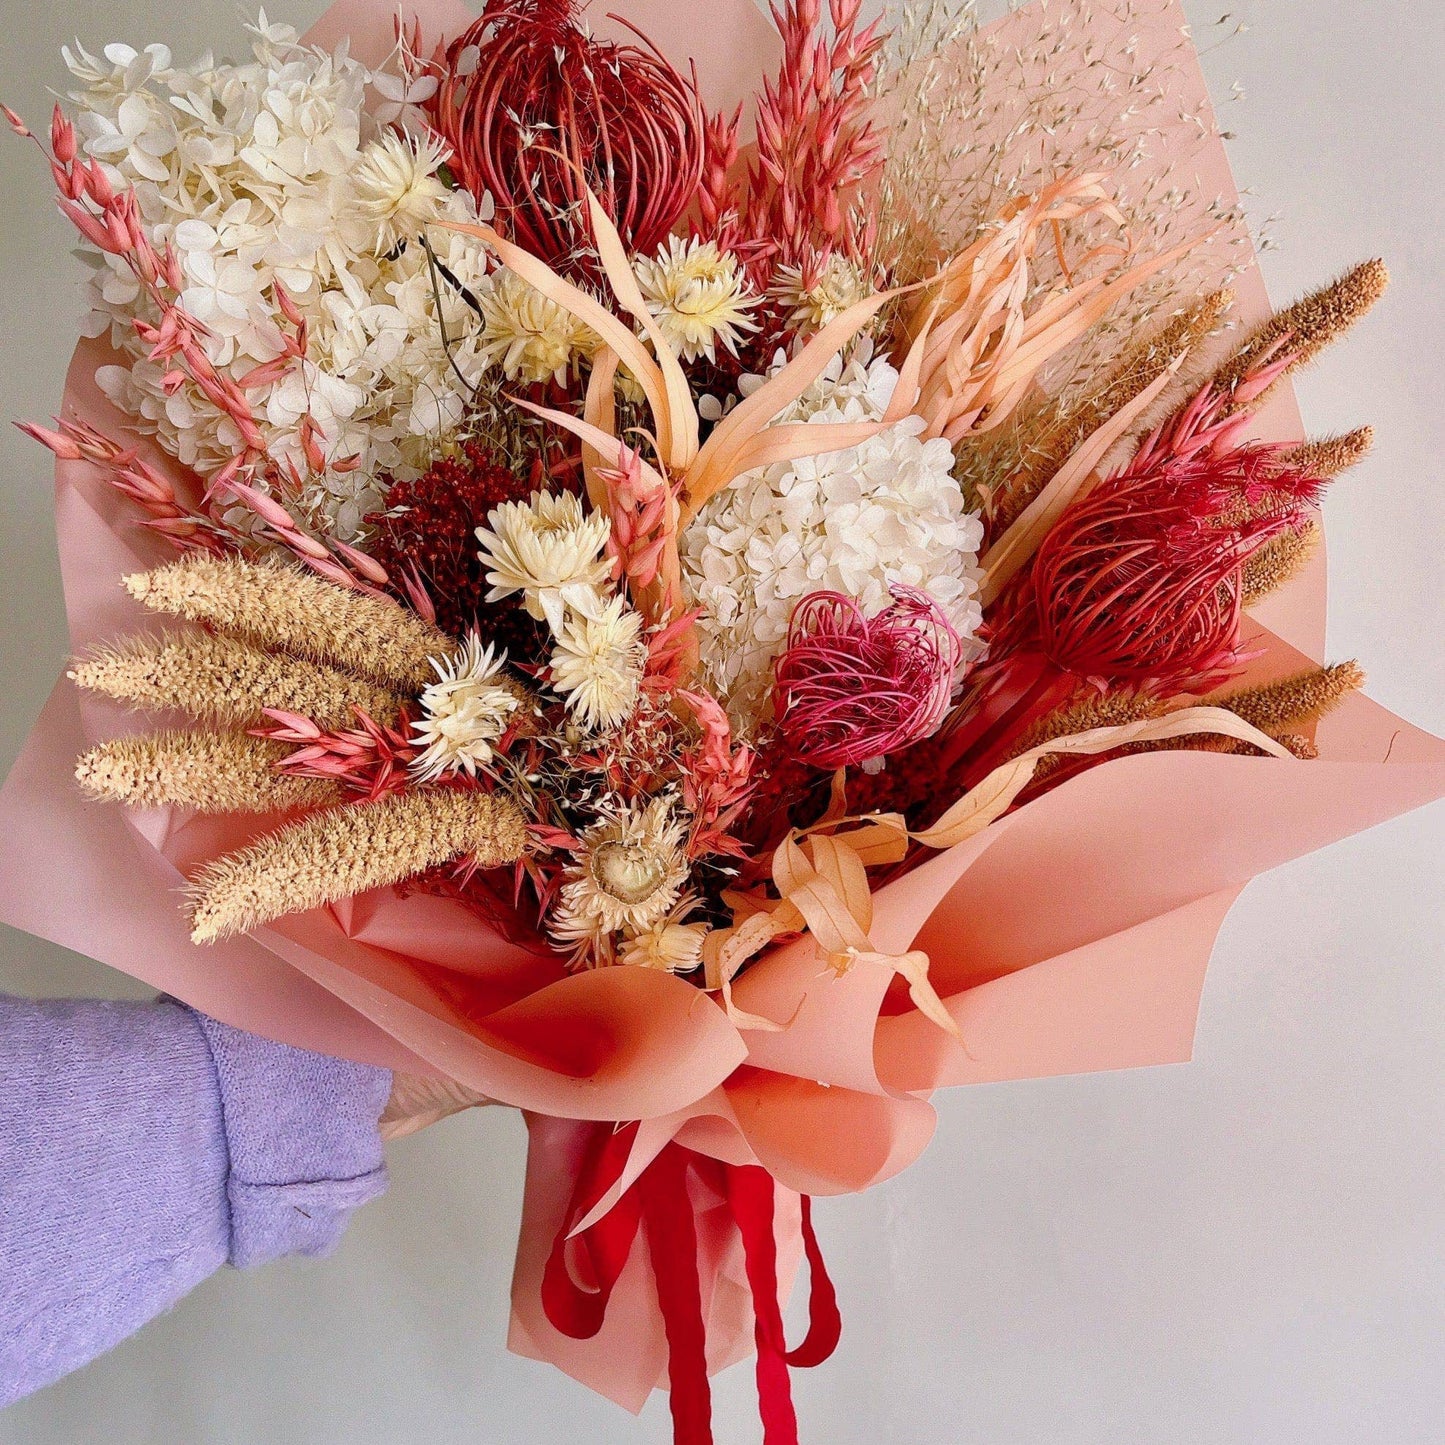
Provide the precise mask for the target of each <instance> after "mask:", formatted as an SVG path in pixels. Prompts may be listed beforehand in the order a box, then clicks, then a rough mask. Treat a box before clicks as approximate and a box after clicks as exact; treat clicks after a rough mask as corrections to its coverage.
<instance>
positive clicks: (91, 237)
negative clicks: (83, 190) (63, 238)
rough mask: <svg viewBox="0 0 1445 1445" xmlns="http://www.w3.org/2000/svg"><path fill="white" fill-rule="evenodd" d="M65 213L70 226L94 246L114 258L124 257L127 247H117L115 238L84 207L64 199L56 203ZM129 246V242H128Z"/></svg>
mask: <svg viewBox="0 0 1445 1445" xmlns="http://www.w3.org/2000/svg"><path fill="white" fill-rule="evenodd" d="M56 204H57V205H59V207H60V209H61V210H62V211H63V212H64V213H65V215H66V218H67V219H68V220H69V221H70V224H71V225H72V226H74V227H75V229H76V230H77V231H79V232H80V234H81V235H82V236H84V237H85V239H86V240H87V241H89V242H90V244H91V245H92V246H97V247H99V248H100V249H101V250H102V251H107V252H109V253H110V254H111V255H113V256H120V255H124V253H125V251H126V249H127V246H126V245H122V246H120V247H119V248H117V246H116V242H115V237H114V236H112V235H111V233H110V231H109V230H108V229H107V228H106V227H105V226H103V225H102V224H101V223H100V221H99V220H98V219H97V218H96V217H95V216H92V215H91V214H90V212H89V211H87V210H86V209H85V207H84V206H82V205H78V204H77V203H76V202H75V201H71V200H66V199H64V198H63V197H62V198H61V199H60V200H58V201H57V203H56ZM127 244H128V242H127Z"/></svg>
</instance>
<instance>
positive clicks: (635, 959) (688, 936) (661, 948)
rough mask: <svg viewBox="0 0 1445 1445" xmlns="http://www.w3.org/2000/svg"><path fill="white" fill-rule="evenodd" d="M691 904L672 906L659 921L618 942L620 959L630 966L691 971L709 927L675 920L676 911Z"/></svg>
mask: <svg viewBox="0 0 1445 1445" xmlns="http://www.w3.org/2000/svg"><path fill="white" fill-rule="evenodd" d="M692 906H693V904H692V902H691V901H686V906H685V907H684V906H681V905H680V906H679V907H677V908H674V909H673V910H672V911H671V912H670V913H669V914H668V916H667V917H666V918H664V919H663V920H662V922H661V923H658V924H655V925H654V926H653V927H651V928H649V929H648V930H647V931H646V932H645V933H638V934H634V935H633V936H632V937H631V938H625V939H623V941H622V953H621V962H623V963H625V964H627V965H629V966H630V967H632V968H655V969H661V970H663V971H664V972H666V973H691V972H692V971H693V969H695V968H697V967H698V965H699V964H701V963H702V945H703V940H704V939H706V938H707V936H708V933H709V931H710V930H709V928H708V926H707V924H705V923H677V922H674V921H672V920H674V919H676V918H677V916H678V914H679V913H683V912H686V910H687V908H691V907H692Z"/></svg>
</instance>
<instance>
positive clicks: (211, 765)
mask: <svg viewBox="0 0 1445 1445" xmlns="http://www.w3.org/2000/svg"><path fill="white" fill-rule="evenodd" d="M287 751H288V750H287V748H286V747H285V746H284V745H283V744H281V743H274V742H268V741H266V740H265V739H264V738H257V737H252V736H251V735H250V734H249V733H243V732H227V733H220V732H200V731H197V732H163V733H152V734H150V735H148V736H146V737H132V738H115V739H112V740H111V741H110V742H107V743H102V744H101V745H100V746H99V747H96V748H92V749H91V750H90V751H89V752H88V753H86V754H85V755H84V756H83V757H81V759H80V761H79V762H78V763H77V764H76V767H75V777H76V780H77V781H78V782H79V783H80V785H81V787H82V788H84V789H85V791H86V792H87V793H88V794H89V795H90V796H91V797H92V798H95V799H98V800H100V801H104V802H110V803H124V804H126V805H127V806H128V807H132V808H161V807H167V806H173V807H181V808H194V809H196V810H197V811H198V812H201V813H279V812H291V811H293V810H295V809H298V808H322V807H329V806H331V805H332V804H334V803H339V802H340V801H341V789H340V788H339V787H338V786H337V785H336V784H335V783H333V782H328V781H325V780H323V779H320V778H304V777H295V776H288V775H287V774H285V773H281V772H278V771H277V766H278V764H279V763H280V762H281V760H282V759H283V758H284V757H285V756H286V753H287Z"/></svg>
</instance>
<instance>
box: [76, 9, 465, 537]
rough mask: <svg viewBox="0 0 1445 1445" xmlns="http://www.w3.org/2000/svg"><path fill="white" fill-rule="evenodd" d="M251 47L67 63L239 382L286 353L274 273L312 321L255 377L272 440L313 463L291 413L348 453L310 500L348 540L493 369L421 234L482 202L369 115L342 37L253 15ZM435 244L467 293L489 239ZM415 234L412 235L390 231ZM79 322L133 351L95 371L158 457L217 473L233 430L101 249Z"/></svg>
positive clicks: (115, 167)
mask: <svg viewBox="0 0 1445 1445" xmlns="http://www.w3.org/2000/svg"><path fill="white" fill-rule="evenodd" d="M252 35H253V41H254V44H253V46H252V59H251V60H249V61H245V62H241V63H237V64H230V63H226V64H218V63H216V62H214V61H213V60H212V59H211V57H210V56H202V57H201V58H200V59H199V60H197V61H196V62H195V63H194V64H192V65H189V66H184V67H178V66H175V65H174V64H173V63H172V58H171V55H170V52H169V51H168V50H166V49H165V47H163V46H151V47H149V48H148V49H147V50H145V51H144V52H140V53H137V52H136V51H134V50H132V49H130V48H129V47H128V46H122V45H110V46H107V47H106V49H105V52H104V55H103V57H96V56H93V55H90V54H89V53H88V52H86V51H85V50H83V49H82V48H80V47H79V46H77V47H75V48H74V49H73V50H67V52H66V60H67V63H68V64H69V66H70V69H71V72H72V74H73V75H74V76H75V78H76V80H77V82H78V83H79V86H80V89H78V90H77V91H76V92H75V93H74V94H73V96H72V98H73V99H74V100H75V102H76V103H77V105H78V106H79V112H78V114H77V116H76V128H77V133H78V136H79V138H80V142H81V146H82V149H83V150H84V152H85V153H86V154H87V155H88V156H90V157H92V158H94V159H96V160H99V161H101V162H102V163H103V164H104V166H105V168H106V171H107V174H108V176H109V178H110V180H111V182H112V184H114V185H115V186H116V187H117V188H121V187H129V188H130V189H132V190H133V191H134V192H135V196H136V200H137V203H138V205H139V208H140V213H141V216H142V218H143V220H144V223H145V225H146V227H147V229H148V232H149V234H150V236H151V239H152V241H153V242H154V243H155V245H156V246H157V248H158V249H163V248H164V247H165V246H166V245H167V244H170V245H172V246H174V248H175V251H176V254H177V257H178V259H179V261H180V265H181V269H182V272H183V275H184V278H185V283H184V289H183V294H182V304H183V305H184V307H185V309H186V310H187V311H189V312H190V313H191V314H192V315H194V316H195V317H196V319H197V320H198V321H200V322H202V323H203V324H204V325H205V326H206V328H207V330H208V332H209V333H210V334H209V336H208V337H207V338H206V340H205V341H204V345H205V347H206V351H207V355H208V356H209V358H210V360H211V361H212V362H213V363H214V364H215V365H216V366H217V367H218V368H219V369H220V370H221V371H222V372H224V373H226V374H227V375H229V376H230V377H232V378H233V379H236V380H239V379H240V378H241V377H243V376H244V375H245V374H246V373H247V372H249V371H251V370H253V369H254V368H255V367H256V366H258V365H260V364H261V363H263V362H267V361H271V360H274V359H275V358H276V357H278V356H280V355H281V354H282V351H283V347H282V335H281V332H280V330H279V329H278V307H277V302H276V294H275V291H274V289H273V286H274V284H275V283H278V282H279V283H280V284H281V285H282V286H284V287H285V288H286V290H287V291H288V292H289V293H290V295H291V297H292V298H293V299H294V300H295V302H296V304H297V306H298V307H299V308H300V310H301V312H302V313H303V314H304V316H305V317H306V320H307V325H308V328H309V343H308V352H307V357H306V361H305V363H304V365H293V366H292V367H291V368H289V369H288V371H287V373H286V374H285V375H284V376H283V377H282V378H281V379H280V380H279V381H276V382H274V383H272V384H270V385H267V386H261V387H254V388H251V389H250V390H249V391H248V399H249V400H250V402H251V405H252V406H253V408H254V410H255V412H256V415H257V417H258V420H259V422H260V425H261V428H262V432H263V434H264V435H265V437H266V443H267V448H268V450H269V451H270V452H271V454H272V455H273V456H275V457H276V458H277V459H278V460H282V461H291V462H294V463H295V464H296V465H297V466H298V467H299V468H300V469H301V471H302V474H303V475H305V474H306V467H305V465H304V458H303V454H302V449H301V445H300V422H301V418H302V417H303V416H307V415H309V416H310V417H311V419H312V422H313V423H314V424H315V426H316V428H317V429H318V433H319V440H320V443H321V445H322V448H323V450H324V451H325V452H326V453H327V454H328V455H329V456H332V457H335V458H338V459H340V458H343V457H349V456H352V455H359V457H360V459H361V462H360V465H359V466H358V467H356V468H355V469H354V470H353V471H351V472H350V473H348V474H345V475H337V474H333V473H330V472H328V473H327V474H326V476H325V478H324V479H321V480H318V482H317V483H316V484H315V485H314V486H313V487H312V490H311V494H310V495H309V496H307V497H306V498H305V499H304V500H305V502H306V504H307V505H308V506H309V508H310V509H311V511H312V512H313V513H314V515H315V517H316V519H317V520H318V521H321V522H324V523H325V525H327V526H328V527H329V528H331V529H332V530H333V531H334V532H335V534H336V535H338V536H339V537H340V538H341V539H342V540H343V541H348V540H351V539H353V538H354V537H355V536H356V535H357V532H358V529H359V528H360V526H361V522H362V518H363V517H364V516H365V515H366V513H367V512H368V511H371V510H374V509H375V508H376V507H377V505H378V504H379V501H380V498H379V496H378V495H377V493H376V490H375V481H374V479H375V477H376V476H377V474H379V473H382V472H392V473H395V474H396V475H398V476H401V477H409V476H414V475H416V473H417V472H418V471H419V470H420V469H421V467H423V466H424V465H425V464H426V461H427V458H428V457H429V455H430V454H431V452H432V451H433V450H434V446H435V442H436V440H437V438H438V436H440V435H444V434H445V433H446V432H447V431H448V430H450V429H451V428H452V427H453V426H455V425H456V423H457V422H458V421H459V420H460V418H461V415H462V412H463V409H464V403H465V390H464V388H463V385H462V383H461V381H459V379H458V378H457V376H456V373H455V371H454V370H453V368H452V365H451V364H450V362H449V361H448V358H447V355H446V349H445V347H444V346H443V343H442V326H441V323H442V322H443V321H444V322H445V324H446V327H447V331H448V334H449V335H450V337H451V338H452V341H453V347H452V351H453V358H454V360H455V362H456V366H457V369H459V370H460V371H461V373H462V375H463V376H464V377H466V378H467V379H468V381H469V382H470V381H472V380H474V379H476V378H477V377H479V376H480V375H481V373H482V371H483V370H484V366H483V362H482V359H481V357H480V355H479V350H478V345H479V343H478V338H477V336H476V327H475V326H474V325H473V324H472V322H473V318H472V314H471V312H470V310H469V308H468V306H467V304H466V302H465V300H464V299H463V298H462V297H461V296H459V295H457V294H456V292H455V291H453V290H452V289H451V288H450V287H448V286H447V285H446V284H445V283H444V282H443V283H441V286H440V288H439V290H440V294H439V295H438V290H437V288H434V286H433V282H432V277H431V275H430V272H429V267H428V263H427V258H426V254H425V252H424V250H423V249H422V248H421V247H420V246H419V245H417V244H416V243H415V240H414V237H415V235H416V233H417V231H418V230H419V229H420V228H421V227H423V226H425V225H427V224H428V223H430V222H434V221H439V220H442V219H454V220H472V219H475V217H476V208H475V206H474V204H473V202H472V200H471V198H470V197H468V196H466V195H465V194H463V193H455V192H448V191H447V190H446V189H445V187H444V186H443V185H442V183H441V181H440V180H439V179H438V176H437V171H438V168H439V164H440V157H439V154H438V151H437V149H436V147H435V145H433V144H430V143H428V142H426V141H424V140H421V139H416V140H412V141H407V140H404V139H402V138H400V137H397V136H392V135H388V134H386V133H384V132H382V131H381V130H380V128H379V125H378V122H377V121H376V120H375V119H374V118H373V117H371V116H369V115H368V114H367V113H366V112H365V111H364V110H363V103H364V102H365V101H366V99H367V95H368V87H369V86H370V85H371V84H373V83H375V82H377V81H378V80H379V79H382V78H383V77H378V76H374V75H372V74H371V73H370V72H368V71H367V70H366V69H365V67H363V66H362V65H360V64H359V63H358V62H357V61H355V60H352V59H351V58H350V57H349V56H348V55H347V54H346V51H345V48H344V47H343V48H342V49H340V50H338V51H337V52H336V53H335V54H327V53H325V52H322V51H317V50H312V49H309V48H306V47H303V46H301V45H299V44H298V43H297V41H296V34H295V32H294V31H293V30H292V29H290V27H288V26H283V25H270V24H268V23H267V21H266V18H265V16H264V14H263V15H262V16H261V19H260V22H259V24H258V25H257V26H255V27H252ZM430 235H431V239H432V242H433V244H434V246H435V247H436V248H437V254H438V257H439V259H440V260H441V261H442V262H443V263H444V264H445V265H446V266H447V268H448V269H449V270H450V271H451V272H452V274H453V275H454V276H456V278H457V279H458V281H459V282H460V283H461V284H462V285H463V286H466V287H468V288H471V289H479V288H480V287H481V286H482V285H483V284H484V283H485V276H486V260H485V255H484V253H483V251H482V248H481V246H480V243H478V242H476V241H475V240H473V239H471V238H469V237H465V236H462V235H459V234H458V233H456V232H448V231H441V230H437V229H435V228H433V229H432V230H431V232H430ZM409 238H410V244H406V245H404V246H403V245H401V244H400V243H401V242H402V241H405V240H408V239H409ZM89 299H90V304H91V307H92V318H91V324H90V325H89V327H88V330H89V332H90V334H91V335H96V336H103V335H108V336H109V339H110V341H111V343H112V345H113V346H115V348H116V349H117V350H118V351H119V352H120V353H121V355H122V357H123V364H117V365H113V366H107V367H104V368H102V369H101V371H100V372H99V375H98V380H99V382H100V385H101V387H102V389H103V390H104V391H105V392H106V394H107V395H108V396H109V397H110V398H111V399H112V400H113V401H114V402H115V403H116V404H117V405H118V406H119V407H120V408H121V409H122V410H123V411H125V412H127V413H128V414H130V415H131V416H133V417H135V418H137V419H138V420H139V421H140V423H141V425H142V427H143V428H144V429H146V430H148V431H150V432H153V433H154V434H155V435H156V436H157V438H158V439H159V441H160V444H161V445H162V446H163V447H164V448H165V450H166V451H168V452H170V453H171V454H172V455H174V456H176V457H178V458H179V459H180V460H181V461H182V462H183V463H185V464H186V465H187V466H190V467H193V468H194V469H195V470H196V471H198V472H200V473H201V474H202V475H203V476H211V475H213V474H214V473H215V472H216V471H218V470H219V469H220V468H221V467H222V466H223V465H224V464H225V463H226V462H227V461H228V460H229V459H230V458H231V456H232V455H233V454H234V451H235V449H236V447H237V445H238V443H239V440H240V439H239V437H238V436H236V434H235V428H234V426H233V424H232V423H231V422H230V421H229V419H228V418H227V417H226V416H225V415H224V414H223V413H222V412H220V411H219V410H218V409H217V408H216V407H215V406H214V405H213V404H212V403H211V402H210V401H208V400H207V399H206V397H205V396H204V395H202V393H201V392H200V390H199V389H198V388H196V387H194V386H192V385H190V384H186V385H183V386H181V387H180V388H179V389H178V390H176V391H174V392H172V393H171V394H170V395H169V396H168V395H167V394H166V391H165V387H164V385H163V379H164V377H165V374H166V371H167V370H168V367H169V364H168V363H155V362H151V361H149V360H148V359H147V358H146V356H145V350H146V348H145V347H144V346H143V344H142V343H141V342H140V341H139V339H138V338H137V336H136V335H135V332H134V329H133V327H132V324H131V323H132V321H133V319H134V318H135V317H136V316H137V315H141V316H143V317H145V318H146V319H154V318H153V317H152V316H150V314H149V303H148V302H146V301H144V300H143V299H142V298H141V296H140V294H139V291H138V288H137V286H136V283H135V280H134V278H133V277H132V276H131V275H130V273H129V270H128V269H127V268H126V267H125V265H124V263H123V262H121V261H120V260H119V259H118V258H114V257H100V258H97V261H96V270H95V274H94V277H93V280H92V282H91V287H90V296H89Z"/></svg>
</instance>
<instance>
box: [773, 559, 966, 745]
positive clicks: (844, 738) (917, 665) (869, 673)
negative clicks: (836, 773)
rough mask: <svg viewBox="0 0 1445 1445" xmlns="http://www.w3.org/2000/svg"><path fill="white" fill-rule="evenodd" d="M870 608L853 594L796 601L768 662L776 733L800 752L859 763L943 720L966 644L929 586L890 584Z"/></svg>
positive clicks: (813, 596) (922, 734) (925, 733)
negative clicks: (880, 606)
mask: <svg viewBox="0 0 1445 1445" xmlns="http://www.w3.org/2000/svg"><path fill="white" fill-rule="evenodd" d="M894 599H895V600H894V601H893V603H892V604H891V605H890V606H889V607H887V608H885V609H884V610H883V611H882V612H880V613H879V614H878V615H877V616H876V617H872V618H870V617H867V616H865V615H864V613H863V609H862V608H861V607H860V606H859V605H858V603H857V602H856V601H855V600H854V599H853V598H851V597H845V596H844V595H843V594H842V593H839V592H815V593H813V594H811V595H810V596H808V597H805V598H803V600H802V601H801V602H800V603H799V604H798V605H797V607H796V608H795V609H794V611H793V619H792V623H791V624H790V627H789V631H788V646H787V649H786V650H785V651H784V653H783V654H782V656H781V657H779V658H778V660H777V662H776V664H775V667H774V676H775V685H774V691H773V704H774V711H775V713H776V715H777V721H778V738H779V741H780V742H781V744H782V746H783V747H784V748H785V749H786V750H787V752H788V753H789V754H790V755H791V756H792V757H794V758H796V759H797V760H798V761H800V762H803V763H806V764H808V765H809V766H811V767H816V768H820V769H824V770H828V769H833V768H843V767H856V766H857V765H859V764H860V763H865V762H868V761H870V760H871V759H874V758H881V757H884V756H886V755H887V754H889V753H893V752H897V751H898V750H899V749H900V748H903V747H907V746H908V745H909V744H911V743H915V742H919V741H920V740H922V739H923V738H926V737H928V736H930V735H931V734H932V733H933V732H934V731H935V730H936V729H937V728H938V725H939V724H940V723H941V722H942V721H943V716H944V713H945V712H946V711H947V709H948V703H949V699H950V697H951V696H952V694H953V682H954V676H955V674H956V673H957V671H958V667H959V664H960V663H961V661H962V659H963V647H962V643H961V641H960V639H959V636H958V633H957V632H955V631H954V629H953V627H952V625H951V624H950V623H949V621H948V619H947V618H946V617H945V616H944V615H943V612H942V611H941V610H940V609H939V607H938V604H937V603H935V602H934V601H933V599H932V598H931V597H929V596H928V595H927V594H926V593H923V592H917V591H914V590H913V589H911V588H902V587H899V588H895V589H894Z"/></svg>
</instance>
